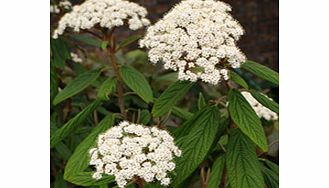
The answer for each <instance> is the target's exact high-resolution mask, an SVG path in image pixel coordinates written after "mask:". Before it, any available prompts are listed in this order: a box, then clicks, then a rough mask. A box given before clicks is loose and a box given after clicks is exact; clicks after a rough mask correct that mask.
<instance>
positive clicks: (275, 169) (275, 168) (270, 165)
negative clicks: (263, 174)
mask: <svg viewBox="0 0 329 188" xmlns="http://www.w3.org/2000/svg"><path fill="white" fill-rule="evenodd" d="M264 163H265V165H266V166H268V168H269V169H270V170H272V171H273V172H274V173H275V174H277V175H279V166H278V165H277V164H275V163H273V162H272V161H269V160H267V159H264Z"/></svg>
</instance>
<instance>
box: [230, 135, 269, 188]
mask: <svg viewBox="0 0 329 188" xmlns="http://www.w3.org/2000/svg"><path fill="white" fill-rule="evenodd" d="M226 167H227V176H228V180H229V183H230V185H231V187H232V188H258V187H259V188H263V187H265V183H264V179H263V176H262V172H261V167H260V164H259V162H258V159H257V155H256V147H255V145H254V144H253V143H252V142H251V140H250V139H249V138H248V137H246V136H245V135H244V134H242V132H241V131H240V130H239V129H236V130H234V131H233V132H232V134H231V136H230V138H229V143H228V146H227V152H226Z"/></svg>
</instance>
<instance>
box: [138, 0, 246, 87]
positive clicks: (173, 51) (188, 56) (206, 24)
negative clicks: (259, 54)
mask: <svg viewBox="0 0 329 188" xmlns="http://www.w3.org/2000/svg"><path fill="white" fill-rule="evenodd" d="M229 11H231V7H230V6H229V5H227V4H225V3H223V2H220V1H215V0H184V1H182V2H181V3H179V4H178V5H176V6H175V7H174V8H173V9H172V10H171V11H169V13H168V14H166V15H165V16H164V17H163V19H162V20H160V21H158V22H157V23H156V24H154V25H152V26H150V27H149V28H148V30H147V33H146V36H145V37H144V38H143V39H142V40H140V46H141V47H146V48H148V49H149V52H148V56H149V59H150V61H151V62H152V63H157V62H163V63H164V68H165V69H172V70H174V71H178V79H179V80H190V81H192V82H195V81H197V80H198V79H201V80H202V81H204V82H206V83H210V84H214V85H216V84H218V82H219V81H221V80H228V79H229V77H228V75H227V67H231V68H238V67H240V64H241V63H242V62H244V61H245V59H246V57H245V55H244V54H243V53H242V52H241V51H240V49H239V48H238V47H237V46H236V41H238V40H239V39H240V36H241V35H243V32H244V31H243V28H242V27H241V25H240V24H239V23H238V21H236V20H234V19H233V18H232V16H231V15H230V14H229Z"/></svg>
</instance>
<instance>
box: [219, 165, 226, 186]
mask: <svg viewBox="0 0 329 188" xmlns="http://www.w3.org/2000/svg"><path fill="white" fill-rule="evenodd" d="M226 173H227V169H226V168H224V172H223V175H222V181H221V182H220V184H219V188H225V185H226Z"/></svg>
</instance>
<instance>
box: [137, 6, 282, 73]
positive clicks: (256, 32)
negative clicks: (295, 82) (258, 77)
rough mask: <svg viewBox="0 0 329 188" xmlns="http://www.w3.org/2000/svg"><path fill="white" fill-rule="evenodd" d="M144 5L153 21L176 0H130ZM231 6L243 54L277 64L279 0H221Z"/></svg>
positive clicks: (273, 66) (276, 66)
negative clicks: (240, 31) (241, 31)
mask: <svg viewBox="0 0 329 188" xmlns="http://www.w3.org/2000/svg"><path fill="white" fill-rule="evenodd" d="M133 1H134V2H136V3H139V4H141V5H143V6H145V7H146V8H147V10H148V11H149V18H150V19H151V20H152V23H154V22H155V21H156V20H158V19H159V18H161V17H162V16H163V14H164V13H165V12H167V11H168V10H169V9H170V8H171V7H172V6H173V5H175V4H176V3H178V2H180V0H133ZM222 1H223V2H226V3H228V4H230V5H231V6H232V12H231V14H232V15H233V17H234V18H235V19H237V20H238V21H239V22H240V23H241V25H242V26H243V28H244V29H245V32H246V33H245V35H244V36H243V37H242V38H241V40H240V41H239V46H240V48H241V49H242V51H243V52H244V53H245V54H246V55H247V58H248V59H250V60H254V61H256V62H259V63H262V64H265V65H267V66H269V67H271V68H272V69H274V70H277V71H278V68H279V1H278V0H222Z"/></svg>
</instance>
